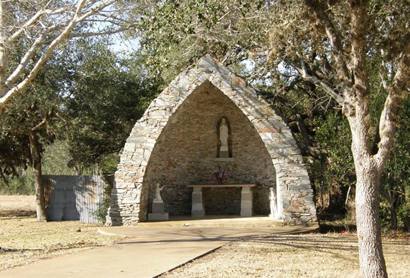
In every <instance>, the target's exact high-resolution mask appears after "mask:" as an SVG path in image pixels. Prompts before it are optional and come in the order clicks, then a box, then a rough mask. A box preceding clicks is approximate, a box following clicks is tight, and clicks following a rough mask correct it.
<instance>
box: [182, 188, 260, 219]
mask: <svg viewBox="0 0 410 278" xmlns="http://www.w3.org/2000/svg"><path fill="white" fill-rule="evenodd" d="M255 186H256V185H255V184H193V185H188V187H192V209H191V215H192V216H194V217H202V216H204V215H205V210H204V204H203V201H202V188H223V187H240V188H241V214H240V215H241V216H242V217H250V216H252V208H253V202H252V199H253V194H252V190H251V189H252V187H255Z"/></svg>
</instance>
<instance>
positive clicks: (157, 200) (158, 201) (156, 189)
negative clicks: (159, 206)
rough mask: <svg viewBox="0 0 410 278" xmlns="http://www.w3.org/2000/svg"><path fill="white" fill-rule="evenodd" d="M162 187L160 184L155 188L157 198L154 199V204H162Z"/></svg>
mask: <svg viewBox="0 0 410 278" xmlns="http://www.w3.org/2000/svg"><path fill="white" fill-rule="evenodd" d="M161 189H162V188H161V185H160V184H159V182H158V183H157V184H156V186H155V197H154V202H156V203H162V197H161Z"/></svg>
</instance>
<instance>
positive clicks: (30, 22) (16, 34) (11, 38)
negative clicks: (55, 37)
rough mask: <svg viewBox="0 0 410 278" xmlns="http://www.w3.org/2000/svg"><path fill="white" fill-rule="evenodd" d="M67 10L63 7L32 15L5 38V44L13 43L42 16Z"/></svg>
mask: <svg viewBox="0 0 410 278" xmlns="http://www.w3.org/2000/svg"><path fill="white" fill-rule="evenodd" d="M67 10H68V7H63V8H60V9H56V10H49V9H46V10H41V11H38V12H37V13H36V14H35V15H33V16H32V17H31V18H30V19H29V20H27V21H26V22H25V23H24V24H23V25H22V26H21V27H20V28H18V30H17V31H16V32H14V33H13V34H12V35H10V36H9V37H8V38H7V41H6V43H7V44H10V43H12V42H13V41H15V40H16V39H17V38H18V37H19V36H20V35H21V34H22V33H23V32H24V31H25V30H26V29H27V28H28V27H30V26H32V25H34V24H35V23H36V22H37V21H39V19H40V18H41V17H42V16H43V15H46V14H47V15H52V14H58V13H62V12H65V11H67Z"/></svg>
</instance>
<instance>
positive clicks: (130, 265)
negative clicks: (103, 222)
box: [0, 217, 316, 278]
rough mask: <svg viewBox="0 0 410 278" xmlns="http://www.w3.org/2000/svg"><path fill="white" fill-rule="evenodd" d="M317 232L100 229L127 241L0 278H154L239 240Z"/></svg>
mask: <svg viewBox="0 0 410 278" xmlns="http://www.w3.org/2000/svg"><path fill="white" fill-rule="evenodd" d="M315 228H316V227H299V226H280V225H275V224H273V222H272V221H270V220H267V218H255V217H254V218H249V219H244V218H238V219H218V220H180V221H167V222H151V223H141V224H139V225H138V226H135V227H104V228H101V229H100V232H101V233H102V234H105V235H107V236H109V235H110V234H116V235H118V234H120V235H123V236H126V237H127V238H126V239H124V240H123V241H121V242H119V243H117V244H115V245H114V246H109V247H101V248H94V249H90V250H85V251H81V252H78V253H73V254H69V255H63V256H59V257H54V258H50V259H45V260H41V261H38V262H35V263H33V264H30V265H26V266H21V267H17V268H14V269H11V270H7V271H3V272H0V277H13V278H14V277H15V278H18V277H32V278H40V277H41V278H44V277H59V278H62V277H70V278H71V277H87V278H89V277H95V278H97V277H120V278H122V277H137V278H140V277H141V278H143V277H155V276H158V275H160V274H161V273H164V272H166V271H169V270H171V269H173V268H175V267H178V266H180V265H182V264H184V263H186V262H189V261H191V260H193V259H195V258H197V257H199V256H202V255H204V254H207V253H209V252H211V251H213V250H215V249H217V248H219V247H220V246H222V245H223V244H225V243H227V242H230V241H233V240H239V239H241V238H247V237H253V236H260V235H264V234H272V233H286V234H289V233H303V232H309V231H312V230H313V229H315Z"/></svg>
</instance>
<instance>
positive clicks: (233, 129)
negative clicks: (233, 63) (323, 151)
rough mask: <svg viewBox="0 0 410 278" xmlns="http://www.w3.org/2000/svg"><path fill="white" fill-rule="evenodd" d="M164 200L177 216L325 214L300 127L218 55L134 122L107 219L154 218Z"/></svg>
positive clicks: (307, 217) (299, 218) (186, 74)
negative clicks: (296, 130) (296, 132)
mask: <svg viewBox="0 0 410 278" xmlns="http://www.w3.org/2000/svg"><path fill="white" fill-rule="evenodd" d="M159 190H160V191H159ZM155 202H162V203H161V204H162V206H163V209H164V211H166V213H167V215H169V217H170V218H172V217H205V216H207V215H221V216H222V215H224V216H226V215H238V216H247V217H249V216H252V215H255V216H256V215H258V216H263V215H265V216H269V217H271V218H272V219H275V220H281V221H286V222H292V223H309V222H315V221H317V219H316V209H315V206H314V202H313V193H312V188H311V185H310V181H309V176H308V173H307V170H306V168H305V166H304V164H303V161H302V156H301V154H300V151H299V149H298V147H297V145H296V142H295V140H294V138H293V136H292V134H291V131H290V130H289V128H288V127H287V126H286V124H285V123H284V121H283V120H282V119H281V118H280V117H279V116H278V115H276V114H275V112H274V111H273V110H272V108H271V107H270V106H269V104H268V103H266V102H265V101H264V100H263V99H261V98H260V97H259V96H258V95H257V94H256V92H255V90H254V89H253V88H252V87H250V86H249V85H247V84H246V82H245V81H244V80H243V79H241V78H239V77H237V76H236V75H234V74H233V73H232V72H230V71H229V70H228V69H227V68H226V67H224V66H223V65H222V64H220V63H218V62H217V61H216V60H214V59H213V58H212V57H210V56H209V55H207V56H205V57H203V58H201V59H200V60H199V61H198V62H197V64H196V65H194V66H192V67H190V68H188V69H187V70H185V71H183V72H182V73H180V74H179V75H178V76H177V77H176V78H175V80H173V81H172V82H171V83H170V84H169V86H168V87H167V88H166V89H165V90H164V91H163V92H162V93H161V94H160V95H159V96H158V97H157V98H156V99H155V100H154V101H153V102H152V103H151V104H150V106H149V107H148V109H147V110H146V111H145V114H144V115H143V117H142V118H141V119H140V120H138V122H137V123H136V124H135V126H134V128H133V129H132V131H131V134H130V136H129V137H128V139H127V141H126V143H125V146H124V148H123V151H122V154H121V161H120V163H119V165H118V170H117V172H116V173H115V183H114V187H113V190H112V195H111V204H110V208H109V211H108V215H107V223H108V224H109V225H132V224H135V223H138V222H139V221H146V220H148V215H149V214H150V213H151V212H152V210H153V205H155ZM154 207H155V206H154Z"/></svg>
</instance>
